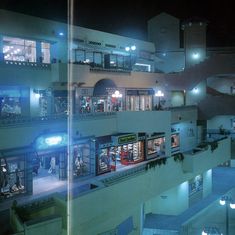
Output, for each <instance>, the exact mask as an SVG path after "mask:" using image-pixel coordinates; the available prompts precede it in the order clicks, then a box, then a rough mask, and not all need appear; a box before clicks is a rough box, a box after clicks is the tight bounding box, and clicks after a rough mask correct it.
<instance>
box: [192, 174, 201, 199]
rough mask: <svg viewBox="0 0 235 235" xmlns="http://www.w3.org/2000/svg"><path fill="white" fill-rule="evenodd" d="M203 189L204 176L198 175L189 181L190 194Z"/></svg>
mask: <svg viewBox="0 0 235 235" xmlns="http://www.w3.org/2000/svg"><path fill="white" fill-rule="evenodd" d="M202 189H203V177H202V175H197V176H196V177H194V178H193V179H191V180H190V181H189V196H192V195H194V194H195V193H197V192H201V191H202Z"/></svg>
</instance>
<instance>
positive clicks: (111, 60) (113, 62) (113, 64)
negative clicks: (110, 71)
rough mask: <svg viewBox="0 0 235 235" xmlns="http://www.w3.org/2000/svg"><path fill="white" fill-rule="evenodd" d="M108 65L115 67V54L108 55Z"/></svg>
mask: <svg viewBox="0 0 235 235" xmlns="http://www.w3.org/2000/svg"><path fill="white" fill-rule="evenodd" d="M110 67H117V56H116V55H110Z"/></svg>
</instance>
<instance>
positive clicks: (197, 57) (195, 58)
mask: <svg viewBox="0 0 235 235" xmlns="http://www.w3.org/2000/svg"><path fill="white" fill-rule="evenodd" d="M192 57H193V59H194V60H197V59H199V57H200V55H199V53H198V52H194V53H193V54H192Z"/></svg>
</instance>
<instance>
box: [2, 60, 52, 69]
mask: <svg viewBox="0 0 235 235" xmlns="http://www.w3.org/2000/svg"><path fill="white" fill-rule="evenodd" d="M1 64H2V65H9V66H21V67H25V68H33V69H34V68H35V69H37V68H42V69H51V64H45V63H36V62H25V61H12V60H5V61H3V62H2V63H1Z"/></svg>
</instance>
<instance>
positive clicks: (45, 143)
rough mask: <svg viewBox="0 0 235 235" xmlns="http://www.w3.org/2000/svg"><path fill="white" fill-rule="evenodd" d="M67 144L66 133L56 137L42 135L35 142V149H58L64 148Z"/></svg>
mask: <svg viewBox="0 0 235 235" xmlns="http://www.w3.org/2000/svg"><path fill="white" fill-rule="evenodd" d="M67 143H68V136H67V134H66V133H59V134H56V135H42V136H39V137H38V138H37V139H36V141H35V144H36V145H35V147H36V149H38V150H43V149H50V148H55V147H56V148H58V147H63V146H66V145H67Z"/></svg>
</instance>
